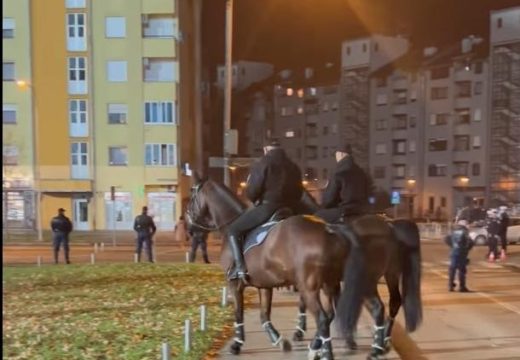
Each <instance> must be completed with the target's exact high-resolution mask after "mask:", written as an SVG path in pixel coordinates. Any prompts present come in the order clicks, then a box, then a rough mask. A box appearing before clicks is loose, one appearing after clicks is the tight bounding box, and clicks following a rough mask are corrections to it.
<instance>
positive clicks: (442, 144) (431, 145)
mask: <svg viewBox="0 0 520 360" xmlns="http://www.w3.org/2000/svg"><path fill="white" fill-rule="evenodd" d="M447 149H448V140H446V139H430V140H429V141H428V150H430V151H446V150H447Z"/></svg>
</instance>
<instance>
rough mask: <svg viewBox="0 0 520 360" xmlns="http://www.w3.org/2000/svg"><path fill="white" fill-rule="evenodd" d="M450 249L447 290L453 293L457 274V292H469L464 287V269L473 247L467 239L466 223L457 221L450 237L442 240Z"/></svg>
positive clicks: (471, 242)
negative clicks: (456, 274)
mask: <svg viewBox="0 0 520 360" xmlns="http://www.w3.org/2000/svg"><path fill="white" fill-rule="evenodd" d="M444 241H445V242H446V244H447V245H448V246H449V247H450V248H451V252H450V267H449V279H448V289H449V290H450V291H453V290H454V288H455V272H456V271H458V272H459V291H460V292H469V290H468V288H467V287H466V267H467V265H468V263H469V259H468V254H469V251H470V250H471V248H472V247H473V245H474V244H473V241H472V240H471V238H470V237H469V231H468V221H467V220H459V221H458V222H457V225H455V226H454V227H453V231H452V233H451V234H450V235H447V236H446V238H445V239H444Z"/></svg>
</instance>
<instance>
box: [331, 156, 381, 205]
mask: <svg viewBox="0 0 520 360" xmlns="http://www.w3.org/2000/svg"><path fill="white" fill-rule="evenodd" d="M370 195H371V181H370V178H369V176H368V175H367V174H366V173H365V172H364V171H363V169H361V168H360V167H359V166H358V165H357V164H356V163H355V162H354V160H353V158H352V157H351V156H347V157H345V158H343V159H342V160H341V161H340V162H339V163H338V166H337V167H336V171H335V172H334V174H333V175H332V176H331V178H330V179H329V183H328V185H327V188H326V189H325V191H324V192H323V195H322V204H321V206H322V207H323V208H325V209H330V208H343V209H345V210H347V211H351V212H362V211H363V210H364V208H365V207H366V206H367V205H368V198H369V197H370Z"/></svg>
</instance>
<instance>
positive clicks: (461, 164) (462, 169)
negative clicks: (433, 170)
mask: <svg viewBox="0 0 520 360" xmlns="http://www.w3.org/2000/svg"><path fill="white" fill-rule="evenodd" d="M468 168H469V163H468V162H467V161H457V162H454V163H453V177H457V176H467V175H468Z"/></svg>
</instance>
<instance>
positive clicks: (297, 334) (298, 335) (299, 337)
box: [293, 330, 304, 341]
mask: <svg viewBox="0 0 520 360" xmlns="http://www.w3.org/2000/svg"><path fill="white" fill-rule="evenodd" d="M303 340H304V334H303V333H302V332H301V331H300V330H296V331H295V332H294V335H293V341H303Z"/></svg>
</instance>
